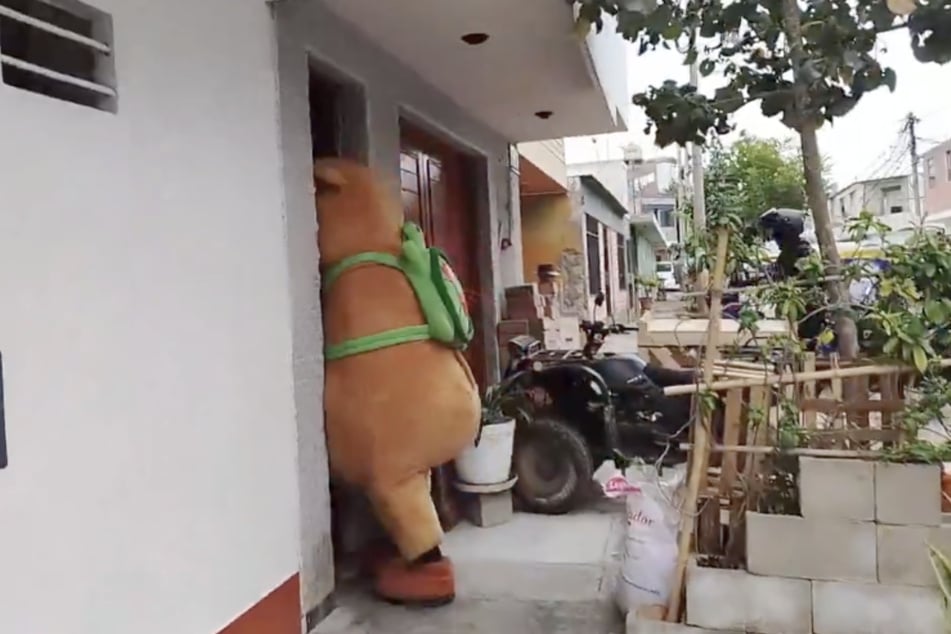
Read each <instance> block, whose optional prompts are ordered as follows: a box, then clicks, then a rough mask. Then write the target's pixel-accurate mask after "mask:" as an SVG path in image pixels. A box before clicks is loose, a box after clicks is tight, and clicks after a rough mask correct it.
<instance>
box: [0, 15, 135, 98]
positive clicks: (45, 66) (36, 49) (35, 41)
mask: <svg viewBox="0 0 951 634" xmlns="http://www.w3.org/2000/svg"><path fill="white" fill-rule="evenodd" d="M0 78H2V81H3V83H4V84H6V85H7V86H12V87H14V88H19V89H21V90H28V91H30V92H34V93H38V94H41V95H45V96H47V97H52V98H54V99H61V100H63V101H69V102H72V103H75V104H79V105H83V106H88V107H91V108H97V109H99V110H106V111H109V112H115V111H116V109H117V93H116V85H115V64H114V60H113V49H112V18H111V17H110V16H109V14H107V13H103V12H102V11H99V10H98V9H94V8H93V7H90V6H89V5H86V4H83V3H81V2H79V1H78V0H0Z"/></svg>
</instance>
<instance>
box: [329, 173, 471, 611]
mask: <svg viewBox="0 0 951 634" xmlns="http://www.w3.org/2000/svg"><path fill="white" fill-rule="evenodd" d="M314 184H315V187H316V191H317V220H318V245H319V247H320V266H321V272H322V280H323V283H322V293H323V317H324V338H325V341H326V346H327V347H326V350H325V359H326V389H325V396H324V402H325V411H326V428H327V443H328V447H329V454H330V465H331V469H332V471H333V472H334V474H335V475H336V476H337V477H340V478H341V479H343V480H344V481H345V482H347V483H349V484H352V485H355V486H357V487H358V488H360V489H361V490H363V491H364V492H365V493H366V494H367V496H368V498H369V500H370V504H371V506H372V507H373V510H374V512H375V514H376V516H377V517H378V518H379V520H380V523H381V524H382V526H383V528H384V530H385V531H386V533H387V535H388V536H389V538H390V539H391V541H392V544H391V545H390V547H389V548H388V549H383V550H381V551H380V552H378V553H376V556H375V557H374V563H373V564H372V571H373V573H374V575H375V590H376V593H377V594H378V595H379V596H380V597H381V598H383V599H385V600H388V601H391V602H395V603H411V604H421V605H439V604H443V603H448V602H450V601H452V600H453V599H454V598H455V579H454V576H453V569H452V564H451V562H450V561H449V559H448V558H446V557H444V556H443V554H442V552H441V551H440V543H441V541H442V537H443V535H442V528H441V526H440V523H439V518H438V516H437V513H436V508H435V506H434V504H433V501H432V498H431V496H430V479H429V474H430V470H431V469H432V468H433V467H436V466H438V465H441V464H445V463H447V462H449V461H451V460H452V459H453V458H455V457H456V456H457V455H458V454H459V453H460V452H461V451H462V450H463V449H464V448H465V447H466V446H467V445H468V444H470V443H472V442H473V440H474V438H475V436H476V434H477V432H478V427H479V420H480V416H481V403H480V399H479V392H478V386H477V384H476V381H475V379H474V378H473V375H472V371H471V370H470V368H469V366H468V364H467V363H466V360H465V358H464V357H463V356H462V354H461V350H462V349H464V348H465V346H466V345H467V344H468V342H469V341H470V340H471V339H472V334H473V331H472V328H473V326H472V321H471V320H470V318H469V315H468V313H467V311H466V305H465V300H464V295H463V293H462V288H461V287H460V286H459V282H458V280H457V279H456V277H455V275H454V274H453V273H452V269H451V268H450V267H449V264H448V262H447V261H446V259H445V257H444V256H443V254H442V253H441V252H440V251H438V250H437V249H431V248H427V247H426V245H425V242H424V239H423V235H422V232H421V231H420V229H419V228H418V227H417V226H416V225H413V224H411V223H404V222H403V212H402V209H401V208H400V205H399V201H398V199H397V198H396V197H395V196H393V195H391V194H390V193H389V192H388V191H387V190H386V188H385V186H384V185H383V184H382V183H381V182H379V181H378V180H377V179H376V178H375V176H374V174H373V173H372V172H371V171H370V170H369V169H368V168H366V167H363V166H361V165H359V164H356V163H353V162H350V161H345V160H339V159H320V160H318V161H317V162H316V163H315V165H314Z"/></svg>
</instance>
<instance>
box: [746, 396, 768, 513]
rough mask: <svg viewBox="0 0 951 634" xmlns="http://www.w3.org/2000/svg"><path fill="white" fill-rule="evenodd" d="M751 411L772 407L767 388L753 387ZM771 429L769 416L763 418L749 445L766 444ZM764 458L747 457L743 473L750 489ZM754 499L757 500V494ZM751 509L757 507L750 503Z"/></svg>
mask: <svg viewBox="0 0 951 634" xmlns="http://www.w3.org/2000/svg"><path fill="white" fill-rule="evenodd" d="M748 403H749V406H748V407H749V409H750V412H752V411H754V410H757V409H759V410H766V409H767V408H768V407H769V405H770V395H769V392H768V390H767V388H765V387H751V388H750V398H749V401H748ZM768 427H769V417H768V415H767V416H765V417H762V420H761V422H760V423H759V424H758V425H756V427H755V428H754V429H753V430H752V432H753V433H752V434H751V435H750V437H749V438H748V439H747V442H746V444H747V445H753V446H760V445H764V444H766V442H767V440H768V433H769V430H768ZM762 461H763V457H762V456H757V455H751V456H746V464H745V465H744V469H743V473H744V479H745V480H746V482H747V485H748V487H751V486H752V484H753V481H754V479H755V476H756V474H757V473H758V472H759V467H760V463H762ZM752 493H754V498H755V492H752ZM750 494H751V491H750V490H748V491H747V495H750ZM749 509H750V510H756V506H755V504H754V503H753V501H751V502H749Z"/></svg>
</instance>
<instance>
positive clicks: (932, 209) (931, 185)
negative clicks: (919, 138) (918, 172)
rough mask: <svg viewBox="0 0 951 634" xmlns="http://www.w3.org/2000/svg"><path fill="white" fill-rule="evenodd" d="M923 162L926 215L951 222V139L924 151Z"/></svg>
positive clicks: (929, 219) (932, 219) (936, 219)
mask: <svg viewBox="0 0 951 634" xmlns="http://www.w3.org/2000/svg"><path fill="white" fill-rule="evenodd" d="M921 164H922V167H923V169H924V174H923V178H922V181H921V183H922V184H921V187H922V188H923V190H924V211H925V217H926V219H927V220H928V221H931V222H940V223H942V224H951V139H948V140H947V141H945V142H944V143H939V144H938V145H936V146H935V147H933V148H931V149H930V150H928V151H927V152H924V153H923V154H922V157H921Z"/></svg>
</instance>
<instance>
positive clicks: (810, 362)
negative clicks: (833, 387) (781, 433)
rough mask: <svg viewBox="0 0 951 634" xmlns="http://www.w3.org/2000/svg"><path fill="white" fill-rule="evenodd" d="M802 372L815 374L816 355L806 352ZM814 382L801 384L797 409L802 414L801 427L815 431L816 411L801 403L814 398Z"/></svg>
mask: <svg viewBox="0 0 951 634" xmlns="http://www.w3.org/2000/svg"><path fill="white" fill-rule="evenodd" d="M802 371H803V372H815V371H816V353H815V352H807V353H806V356H805V359H804V360H803V364H802ZM816 396H817V393H816V382H815V381H806V382H805V383H803V384H802V402H801V403H800V405H799V409H800V410H801V411H802V412H803V425H804V426H805V428H806V429H815V428H816V419H817V417H816V410H813V409H807V408H806V407H805V406H804V405H803V403H806V402H808V401H809V400H810V399H814V398H816Z"/></svg>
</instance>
